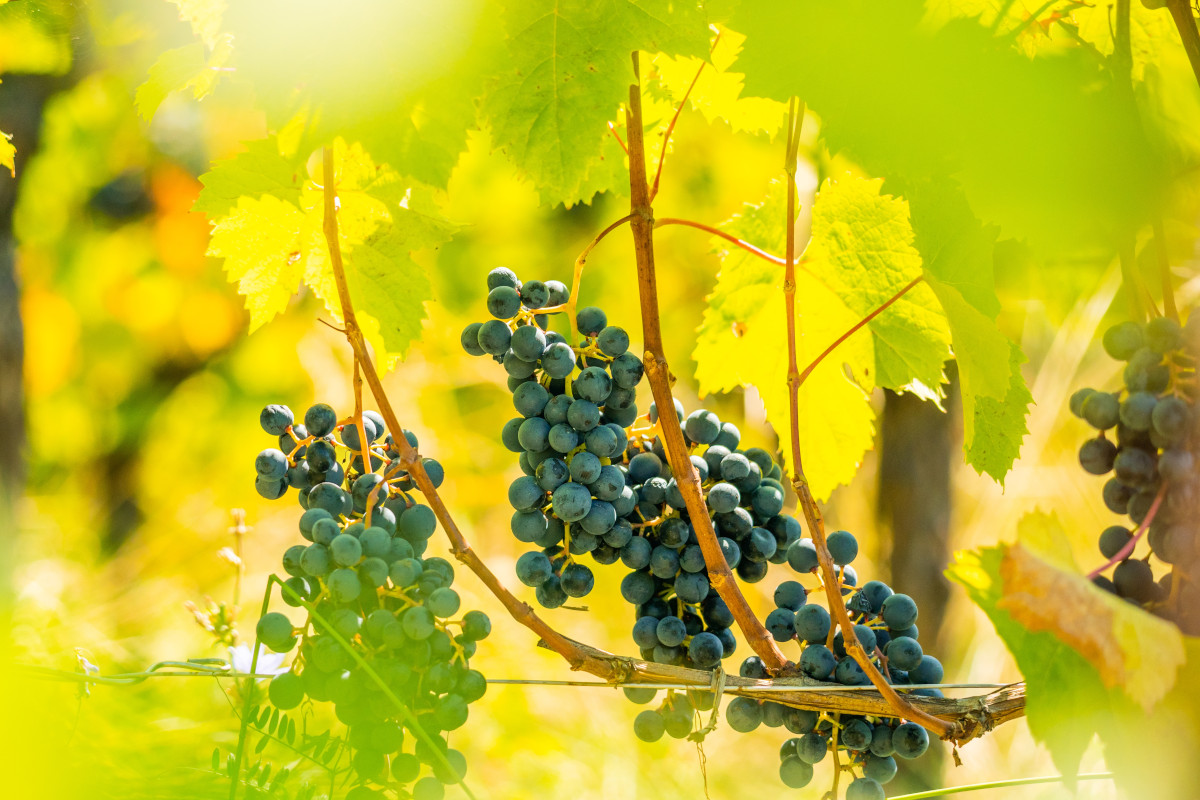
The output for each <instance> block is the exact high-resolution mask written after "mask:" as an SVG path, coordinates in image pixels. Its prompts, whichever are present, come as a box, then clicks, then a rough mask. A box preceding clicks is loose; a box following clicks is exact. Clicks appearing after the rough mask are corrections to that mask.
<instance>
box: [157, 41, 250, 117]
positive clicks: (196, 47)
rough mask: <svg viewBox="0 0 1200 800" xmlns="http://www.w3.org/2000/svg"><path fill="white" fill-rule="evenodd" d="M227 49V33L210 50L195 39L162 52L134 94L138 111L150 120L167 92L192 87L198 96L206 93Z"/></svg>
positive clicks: (213, 81)
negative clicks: (192, 41)
mask: <svg viewBox="0 0 1200 800" xmlns="http://www.w3.org/2000/svg"><path fill="white" fill-rule="evenodd" d="M230 52H231V41H230V40H229V38H228V37H226V38H222V39H220V40H218V42H217V45H216V47H215V49H213V50H212V51H211V52H209V49H208V48H207V47H206V46H205V45H204V44H202V43H201V42H195V43H193V44H189V45H185V46H183V47H179V48H176V49H175V50H168V51H167V52H165V53H163V54H162V55H161V56H159V57H158V60H157V61H155V62H154V64H152V65H151V66H150V70H149V73H148V75H147V77H146V81H145V83H143V84H142V85H141V86H139V87H138V89H137V93H136V94H135V95H134V103H135V105H136V106H137V110H138V114H139V115H141V117H142V119H144V120H146V121H147V122H148V121H150V120H152V119H153V118H154V115H155V113H156V112H157V111H158V108H159V106H161V105H162V102H163V101H164V100H166V99H167V97H168V96H170V95H172V94H174V93H175V92H179V91H183V90H184V89H191V90H192V96H193V97H194V98H195V99H197V100H201V99H203V98H204V97H206V96H208V94H209V93H210V92H211V91H212V90H213V87H214V86H215V85H216V83H217V80H218V79H219V78H220V77H221V75H222V74H223V73H222V71H221V67H223V66H224V64H225V62H226V61H227V60H228V59H229V55H230Z"/></svg>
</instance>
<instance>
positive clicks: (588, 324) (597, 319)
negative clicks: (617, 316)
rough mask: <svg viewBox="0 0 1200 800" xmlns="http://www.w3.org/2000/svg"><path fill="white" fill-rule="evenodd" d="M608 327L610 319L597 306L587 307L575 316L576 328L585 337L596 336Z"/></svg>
mask: <svg viewBox="0 0 1200 800" xmlns="http://www.w3.org/2000/svg"><path fill="white" fill-rule="evenodd" d="M607 325H608V317H606V316H605V314H604V312H603V311H601V310H600V309H599V308H596V307H595V306H585V307H584V308H581V309H579V312H578V313H577V314H576V315H575V326H576V328H577V329H578V330H579V332H580V333H581V334H582V335H584V336H596V335H597V334H599V333H600V332H601V331H602V330H604V328H605V327H606V326H607Z"/></svg>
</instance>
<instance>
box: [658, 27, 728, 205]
mask: <svg viewBox="0 0 1200 800" xmlns="http://www.w3.org/2000/svg"><path fill="white" fill-rule="evenodd" d="M719 41H721V34H720V33H719V32H718V33H717V35H716V36H715V37H713V40H712V44H711V45H709V48H708V56H709V58H712V54H713V51H714V50H716V49H717V42H719ZM707 63H708V62H706V61H701V62H700V68H699V69H697V70H696V76H695V77H694V78H692V82H691V83H689V84H688V88H687V91H686V92H684V93H683V98H682V99H681V100H680V101H679V106H678V107H677V108H676V109H675V115H674V116H673V117H671V123H670V124H669V125H667V130H666V132H665V133H664V134H663V143H662V152H661V153H659V155H658V167H657V168H656V169H655V170H654V185H653V186H651V187H650V202H651V203H653V202H654V198H656V197H658V182H659V180H660V179H661V178H662V171H663V164H665V163H667V147H668V146H669V145H670V144H671V134H672V133H673V132H674V131H675V123H677V122H679V115H680V114H682V113H683V107H684V106H685V105H687V101H688V98H689V97H691V94H692V90H693V89H695V88H696V84H697V83H698V82H699V81H700V75H701V74H702V73H703V72H704V66H705V64H707Z"/></svg>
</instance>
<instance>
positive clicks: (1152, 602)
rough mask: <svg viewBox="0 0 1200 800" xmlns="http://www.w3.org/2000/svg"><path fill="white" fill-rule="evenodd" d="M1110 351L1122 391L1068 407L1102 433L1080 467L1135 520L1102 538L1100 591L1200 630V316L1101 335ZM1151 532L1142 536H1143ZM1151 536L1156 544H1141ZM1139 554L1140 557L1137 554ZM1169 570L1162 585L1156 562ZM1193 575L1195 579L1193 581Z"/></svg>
mask: <svg viewBox="0 0 1200 800" xmlns="http://www.w3.org/2000/svg"><path fill="white" fill-rule="evenodd" d="M1103 344H1104V349H1105V351H1106V352H1107V353H1108V354H1109V355H1110V356H1112V357H1113V358H1114V359H1117V360H1118V361H1123V362H1126V363H1125V368H1124V371H1123V376H1122V377H1123V384H1124V385H1123V387H1122V388H1121V389H1119V390H1118V391H1115V392H1110V391H1100V390H1095V389H1081V390H1079V391H1078V392H1075V394H1073V395H1072V396H1071V401H1070V409H1071V412H1072V413H1073V414H1075V415H1076V416H1078V417H1080V418H1082V419H1083V420H1085V421H1086V422H1087V423H1088V424H1089V425H1091V426H1092V427H1093V428H1095V429H1096V430H1097V431H1098V433H1097V435H1096V436H1095V437H1093V438H1090V439H1088V440H1087V441H1086V442H1084V444H1083V446H1082V447H1081V448H1080V451H1079V462H1080V464H1081V465H1082V466H1083V468H1084V469H1085V470H1086V471H1087V472H1089V473H1091V474H1093V475H1109V474H1110V473H1111V475H1112V477H1110V478H1109V479H1108V481H1107V482H1106V483H1105V484H1104V489H1103V498H1104V504H1105V506H1107V507H1108V509H1109V510H1111V511H1112V512H1114V513H1116V514H1120V515H1122V516H1126V517H1128V518H1129V520H1130V523H1131V525H1111V526H1109V527H1108V528H1106V529H1105V530H1104V531H1103V532H1102V533H1101V534H1100V537H1099V549H1100V554H1101V555H1102V556H1103V557H1104V558H1105V559H1108V560H1109V562H1110V564H1109V565H1111V566H1113V570H1112V573H1111V577H1108V576H1106V575H1103V574H1098V575H1096V576H1095V577H1094V578H1093V581H1094V582H1095V583H1096V585H1097V586H1099V587H1101V588H1102V589H1104V590H1106V591H1109V592H1112V593H1114V594H1116V595H1117V596H1119V597H1121V598H1124V599H1125V600H1128V601H1129V602H1131V603H1134V604H1136V605H1138V606H1141V607H1143V608H1145V609H1147V610H1149V611H1151V612H1153V613H1155V614H1157V615H1159V616H1162V617H1164V618H1166V619H1170V620H1173V621H1174V622H1176V623H1177V624H1178V625H1179V626H1180V627H1181V628H1182V629H1183V630H1184V632H1186V633H1189V634H1192V635H1195V634H1198V633H1200V584H1197V582H1196V580H1195V576H1196V575H1198V574H1200V569H1198V568H1200V536H1198V528H1197V511H1198V510H1200V505H1198V503H1200V474H1198V472H1197V469H1196V459H1197V457H1198V454H1197V445H1198V444H1200V437H1198V436H1197V430H1196V425H1197V416H1196V413H1195V399H1196V392H1197V384H1196V355H1197V345H1198V344H1200V315H1197V314H1193V315H1191V316H1190V317H1189V319H1188V324H1187V326H1186V327H1181V326H1180V325H1179V323H1178V322H1176V321H1175V320H1173V319H1170V318H1168V317H1157V318H1155V319H1152V320H1150V321H1149V322H1147V323H1145V324H1141V323H1137V322H1122V323H1119V324H1117V325H1114V326H1113V327H1111V328H1109V329H1108V330H1107V331H1106V332H1105V334H1104V338H1103ZM1143 534H1144V535H1143ZM1143 538H1144V540H1145V541H1146V543H1147V544H1148V545H1149V546H1148V547H1146V548H1139V547H1138V545H1139V543H1140V541H1141V540H1142V539H1143ZM1139 550H1140V552H1139ZM1156 563H1157V564H1159V565H1163V566H1165V567H1166V570H1167V571H1166V572H1165V573H1163V574H1162V576H1161V578H1159V579H1157V580H1156V579H1155V575H1154V565H1155V564H1156ZM1189 576H1191V577H1189Z"/></svg>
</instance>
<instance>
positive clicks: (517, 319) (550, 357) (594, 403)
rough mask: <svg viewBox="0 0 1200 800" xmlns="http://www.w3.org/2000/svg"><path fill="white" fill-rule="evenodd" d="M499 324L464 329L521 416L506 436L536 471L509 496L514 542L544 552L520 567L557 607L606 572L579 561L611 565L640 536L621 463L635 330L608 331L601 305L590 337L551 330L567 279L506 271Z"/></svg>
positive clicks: (495, 293) (591, 317)
mask: <svg viewBox="0 0 1200 800" xmlns="http://www.w3.org/2000/svg"><path fill="white" fill-rule="evenodd" d="M487 285H488V289H489V292H488V298H487V307H488V310H489V311H490V312H491V314H492V316H493V317H494V318H493V319H490V320H488V321H486V322H482V323H480V322H473V323H471V324H470V325H468V326H467V327H466V328H465V329H464V330H463V332H462V340H461V341H462V346H463V348H464V349H465V350H466V351H467V352H468V353H470V354H471V355H476V356H481V355H490V356H492V357H493V358H494V359H495V360H496V361H497V362H499V363H501V364H503V366H504V369H505V371H506V372H507V373H508V375H509V378H508V387H509V389H510V390H511V391H512V393H513V405H514V407H515V408H516V410H517V413H518V414H519V415H520V416H517V417H514V418H513V419H511V420H509V421H508V422H507V423H506V424H505V426H504V429H503V430H502V432H501V439H502V441H503V442H504V446H505V447H507V448H508V449H509V450H511V451H512V452H514V453H519V454H520V456H519V462H520V465H521V470H522V472H524V473H525V474H524V475H522V476H521V477H520V478H518V479H517V480H515V481H514V482H513V483H512V485H511V486H510V487H509V490H508V499H509V502H510V503H511V504H512V506H513V509H514V513H513V516H512V521H511V526H510V527H511V529H512V533H513V535H514V536H515V537H516V538H517V539H518V541H521V542H523V543H526V544H533V545H536V546H537V547H538V548H540V549H538V550H532V551H530V552H528V553H525V554H524V555H522V556H521V558H520V559H519V560H518V561H517V577H518V578H519V580H520V581H521V582H522V583H524V584H525V585H527V586H530V587H534V588H535V589H536V594H537V599H538V601H539V602H540V603H541V604H542V605H543V606H545V607H546V608H557V607H559V606H561V605H563V604H564V603H565V602H567V599H568V598H570V597H583V596H585V595H587V594H588V593H589V592H590V591H591V590H592V586H593V584H594V582H595V576H594V575H593V573H592V570H591V568H590V567H588V566H587V565H586V564H583V563H581V562H580V561H579V560H578V559H579V558H580V557H581V556H583V555H585V554H589V553H590V554H591V555H592V558H593V559H594V560H595V561H596V562H598V563H602V564H611V563H613V562H614V561H616V560H617V558H618V557H619V552H620V550H621V548H622V547H624V546H625V545H626V544H628V543H629V541H630V540H631V539H632V538H633V537H634V531H633V528H632V527H631V526H630V524H629V522H628V521H627V520H626V519H625V518H626V517H627V516H628V515H629V514H630V513H632V512H633V511H634V509H635V507H636V505H637V499H636V495H635V493H634V491H633V490H632V489H631V488H630V487H628V486H627V485H626V476H625V472H624V470H623V469H622V468H621V467H619V466H618V464H619V463H620V462H621V460H622V459H623V457H624V454H625V451H626V449H627V446H628V438H627V434H626V426H628V425H630V424H631V423H632V422H633V421H634V419H635V418H636V417H637V405H636V387H637V385H638V383H640V382H641V380H642V375H643V369H642V362H641V360H640V359H639V358H638V357H637V356H635V355H634V354H632V353H630V352H629V335H628V334H627V333H626V332H625V331H624V330H623V329H621V328H619V327H617V326H615V325H608V323H607V318H606V316H605V314H604V312H603V311H601V310H600V309H598V308H595V307H587V308H583V309H581V310H580V311H579V313H578V315H577V317H576V322H577V326H578V330H579V333H580V335H581V340H580V342H579V343H578V344H577V345H576V346H574V347H572V345H571V344H570V343H569V342H568V341H567V340H566V339H565V338H564V337H563V336H562V335H560V334H558V333H556V332H554V331H548V330H546V328H547V327H548V317H547V313H548V312H554V311H558V310H561V307H562V306H563V304H564V303H566V302H567V300H568V299H569V296H570V292H569V290H568V289H567V287H566V286H564V285H563V284H562V283H560V282H558V281H546V282H545V283H543V282H541V281H526V282H524V283H522V282H521V281H520V280H519V279H518V278H517V276H516V275H515V274H514V273H513V272H511V271H510V270H508V269H505V268H503V267H500V268H497V269H494V270H492V271H491V272H490V273H489V274H488V277H487Z"/></svg>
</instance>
